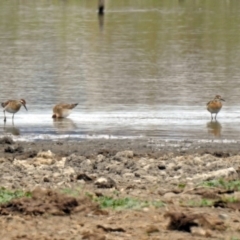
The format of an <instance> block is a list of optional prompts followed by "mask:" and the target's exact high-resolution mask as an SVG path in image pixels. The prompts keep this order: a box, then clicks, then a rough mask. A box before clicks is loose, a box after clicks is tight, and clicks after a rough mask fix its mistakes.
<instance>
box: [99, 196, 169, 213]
mask: <svg viewBox="0 0 240 240" xmlns="http://www.w3.org/2000/svg"><path fill="white" fill-rule="evenodd" d="M95 201H96V202H98V203H99V204H100V206H101V208H112V209H114V210H122V209H142V208H144V207H150V206H154V207H156V208H159V207H163V206H164V205H165V204H164V203H163V202H162V201H141V200H137V199H134V198H129V197H125V198H113V197H108V196H102V197H98V198H95Z"/></svg>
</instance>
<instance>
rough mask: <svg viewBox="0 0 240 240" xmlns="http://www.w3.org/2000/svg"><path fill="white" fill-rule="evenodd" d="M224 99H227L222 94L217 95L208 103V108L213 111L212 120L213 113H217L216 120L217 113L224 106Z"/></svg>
mask: <svg viewBox="0 0 240 240" xmlns="http://www.w3.org/2000/svg"><path fill="white" fill-rule="evenodd" d="M222 101H225V100H224V99H223V98H222V97H221V96H220V95H216V96H215V97H214V99H213V100H211V101H209V102H208V103H207V110H208V111H209V112H210V113H211V120H213V114H214V113H215V120H216V119H217V114H218V113H219V111H220V110H221V108H222Z"/></svg>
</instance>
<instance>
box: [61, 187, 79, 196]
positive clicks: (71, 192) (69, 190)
mask: <svg viewBox="0 0 240 240" xmlns="http://www.w3.org/2000/svg"><path fill="white" fill-rule="evenodd" d="M81 191H82V189H81V188H74V189H73V188H64V189H62V190H61V193H63V194H66V195H70V196H72V197H78V196H79V195H80V194H81Z"/></svg>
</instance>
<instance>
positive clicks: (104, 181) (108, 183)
mask: <svg viewBox="0 0 240 240" xmlns="http://www.w3.org/2000/svg"><path fill="white" fill-rule="evenodd" d="M94 184H95V185H96V186H97V187H98V188H113V187H116V183H115V181H114V180H112V179H111V178H110V177H107V178H105V177H100V178H98V179H97V180H96V181H95V182H94Z"/></svg>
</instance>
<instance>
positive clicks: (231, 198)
mask: <svg viewBox="0 0 240 240" xmlns="http://www.w3.org/2000/svg"><path fill="white" fill-rule="evenodd" d="M222 201H224V202H226V203H235V202H239V199H237V198H236V197H234V196H232V197H222Z"/></svg>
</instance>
